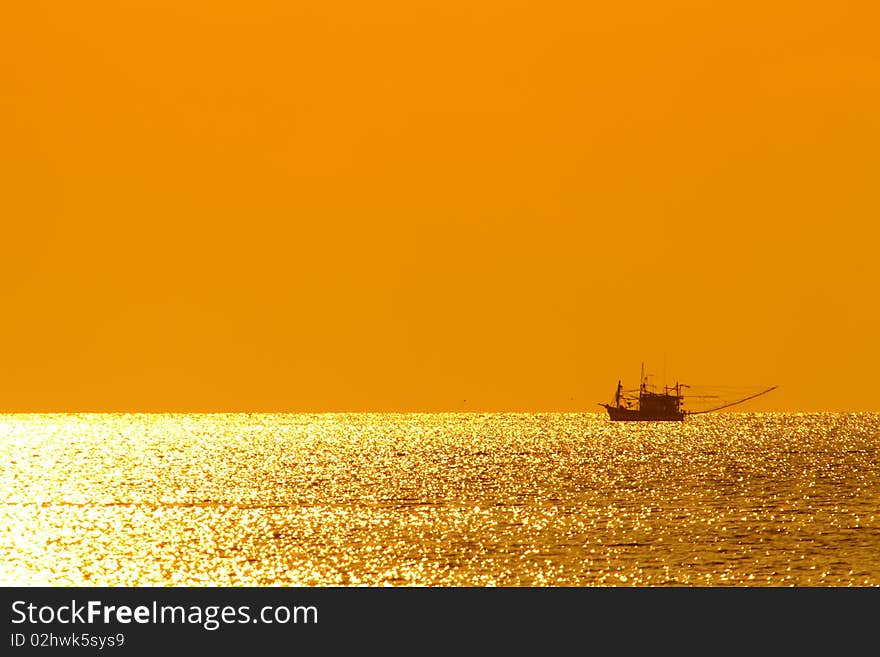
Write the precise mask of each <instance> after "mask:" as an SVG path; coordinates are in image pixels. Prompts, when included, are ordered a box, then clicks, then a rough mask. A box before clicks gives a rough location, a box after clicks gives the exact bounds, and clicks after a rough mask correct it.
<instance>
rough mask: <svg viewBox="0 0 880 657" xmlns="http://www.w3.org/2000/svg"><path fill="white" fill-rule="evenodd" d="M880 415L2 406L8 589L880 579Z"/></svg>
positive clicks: (1, 500) (1, 552) (0, 470)
mask: <svg viewBox="0 0 880 657" xmlns="http://www.w3.org/2000/svg"><path fill="white" fill-rule="evenodd" d="M878 446H880V414H871V413H859V414H738V413H734V414H715V415H705V416H700V417H694V418H689V419H688V420H687V421H686V422H685V423H682V424H679V423H644V424H639V423H635V424H626V423H623V424H621V423H611V422H609V421H608V420H607V418H605V417H604V416H601V415H598V414H592V413H585V414H485V415H480V414H424V415H421V414H344V415H271V414H266V415H262V414H261V415H250V414H241V415H214V414H209V415H146V414H145V415H4V416H0V584H3V585H38V584H39V585H53V586H66V585H195V586H198V585H297V586H329V585H344V586H354V585H369V586H380V585H394V586H410V585H425V586H453V585H464V586H485V585H498V586H600V585H612V586H631V585H635V586H655V585H656V586H660V585H687V586H703V585H713V586H718V585H734V586H766V585H773V586H787V585H797V586H812V585H826V586H851V585H855V586H878V585H880V459H878Z"/></svg>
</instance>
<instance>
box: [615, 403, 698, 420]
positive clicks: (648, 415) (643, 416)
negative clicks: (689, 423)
mask: <svg viewBox="0 0 880 657" xmlns="http://www.w3.org/2000/svg"><path fill="white" fill-rule="evenodd" d="M602 406H604V407H605V410H607V411H608V417H609V418H611V421H612V422H682V421H684V416H685V412H684V411H681V410H679V411H662V410H658V411H643V410H638V409H632V408H619V407H617V406H611V405H609V404H602Z"/></svg>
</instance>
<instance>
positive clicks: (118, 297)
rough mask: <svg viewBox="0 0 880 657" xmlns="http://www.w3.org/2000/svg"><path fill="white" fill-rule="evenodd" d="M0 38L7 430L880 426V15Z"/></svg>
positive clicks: (252, 13) (85, 16)
mask: <svg viewBox="0 0 880 657" xmlns="http://www.w3.org/2000/svg"><path fill="white" fill-rule="evenodd" d="M4 14H5V18H4V21H3V22H2V26H0V54H2V58H3V66H2V68H0V126H2V127H0V143H2V149H3V158H2V160H0V167H2V169H0V175H2V196H0V199H2V208H3V228H4V230H3V238H4V239H3V247H4V248H3V257H2V259H0V271H2V276H3V285H2V287H0V301H2V310H3V313H2V322H0V352H2V377H0V409H2V410H4V411H7V412H18V411H292V412H293V411H368V410H375V411H443V410H450V411H462V410H475V411H579V410H585V411H590V412H594V411H597V410H601V409H599V408H598V406H596V403H597V402H599V401H607V400H608V399H609V398H610V397H611V395H612V393H613V390H614V386H615V385H616V383H617V380H618V378H622V379H623V380H624V384H629V385H633V386H635V385H637V383H638V381H637V379H638V373H639V367H640V363H641V362H642V361H645V362H646V363H647V366H648V369H649V370H650V371H653V372H655V373H656V374H657V375H658V377H659V378H658V380H659V381H660V382H662V374H663V372H665V373H666V375H667V378H668V379H669V381H670V382H672V381H673V380H674V379H675V378H678V379H680V380H682V381H685V382H689V383H692V384H695V385H713V384H719V385H754V386H762V385H764V386H769V385H778V386H779V389H778V390H777V391H775V392H773V393H771V394H770V395H767V396H766V397H764V398H762V399H760V400H756V401H755V402H753V403H751V404H750V405H749V406H748V409H746V410H786V411H795V410H803V411H811V410H840V411H854V410H869V411H880V386H878V385H877V383H876V380H877V378H878V376H880V345H878V336H880V303H878V299H880V264H878V243H880V227H878V225H880V224H878V222H880V39H878V26H880V4H878V3H877V2H876V1H875V0H865V1H861V2H860V1H852V2H847V1H845V0H841V1H838V2H833V3H832V2H816V1H812V0H798V1H793V0H792V1H789V0H777V1H774V2H766V1H765V0H761V1H756V0H744V1H742V2H736V3H733V2H718V1H709V0H702V1H701V0H689V1H684V0H671V1H668V2H656V0H624V1H622V2H612V3H609V2H584V1H583V0H579V1H576V2H575V1H571V2H558V1H554V0H550V1H546V2H515V1H510V0H507V1H505V2H500V1H499V2H496V1H494V0H491V1H484V2H463V1H459V0H445V1H443V2H398V1H394V2H392V1H386V0H379V2H371V3H367V2H332V1H331V2H313V3H309V2H287V1H281V0H278V1H267V0H251V1H249V2H222V1H217V0H212V1H211V2H207V1H202V0H188V1H186V2H179V1H175V2H170V1H166V0H149V1H146V0H127V1H125V2H118V1H116V0H113V1H110V0H106V1H96V0H82V1H80V2H59V1H54V2H38V1H36V0H29V1H28V2H19V3H11V4H9V5H8V6H6V7H5V11H4Z"/></svg>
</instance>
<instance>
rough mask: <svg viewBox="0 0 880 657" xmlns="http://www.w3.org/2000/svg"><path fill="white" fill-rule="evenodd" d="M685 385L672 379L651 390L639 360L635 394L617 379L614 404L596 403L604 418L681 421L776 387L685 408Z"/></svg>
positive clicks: (627, 420) (619, 420) (726, 406)
mask: <svg viewBox="0 0 880 657" xmlns="http://www.w3.org/2000/svg"><path fill="white" fill-rule="evenodd" d="M689 387H690V386H688V385H685V384H684V383H678V382H676V383H675V385H674V386H664V387H663V392H655V390H654V389H653V387H652V386H650V385H649V384H648V377H647V376H645V364H644V363H642V376H641V383H640V384H639V389H638V396H635V395H634V394H633V393H634V392H635V391H629V390H624V388H623V385H622V384H621V382H620V381H618V382H617V390H616V392H615V393H614V403H613V404H604V403H600V404H599V406H603V407H604V408H605V410H607V411H608V417H609V418H611V420H612V421H614V422H682V421H683V420H684V418H685V417H686V416H688V415H699V414H701V413H711V412H712V411H720V410H721V409H722V408H729V407H731V406H735V405H736V404H741V403H743V402H745V401H748V400H749V399H754V398H755V397H759V396H761V395H764V394H766V393H768V392H770V391H771V390H775V389H776V386H772V387H770V388H767V389H766V390H762V391H761V392H758V393H755V394H753V395H748V396H747V397H743V398H742V399H738V400H736V401H732V402H727V403H725V404H722V405H721V406H716V407H715V408H708V409H705V410H700V411H689V410H685V409H684V408H683V407H682V405H683V403H684V394H683V393H682V390H683V389H684V388H689Z"/></svg>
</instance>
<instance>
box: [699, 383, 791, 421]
mask: <svg viewBox="0 0 880 657" xmlns="http://www.w3.org/2000/svg"><path fill="white" fill-rule="evenodd" d="M778 387H779V386H773V387H771V388H767V389H766V390H762V391H761V392H757V393H755V394H754V395H749V396H748V397H743V398H742V399H740V400H739V401H735V402H730V403H729V404H724V405H723V406H716V407H715V408H710V409H707V410H705V411H685V413H687V414H688V415H700V414H701V413H711V412H712V411H720V410H721V409H722V408H730V407H731V406H736V405H737V404H742V403H743V402H744V401H749V400H750V399H754V398H755V397H760V396H761V395H766V394H767V393H768V392H770V391H771V390H776V388H778Z"/></svg>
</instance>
